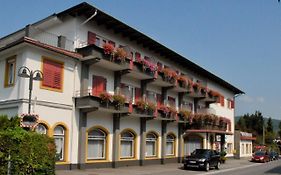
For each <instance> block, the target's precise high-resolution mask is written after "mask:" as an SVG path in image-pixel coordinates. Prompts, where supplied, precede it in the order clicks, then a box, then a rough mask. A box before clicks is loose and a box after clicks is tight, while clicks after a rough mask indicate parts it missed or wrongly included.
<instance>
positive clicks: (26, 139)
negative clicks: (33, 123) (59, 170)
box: [0, 116, 56, 175]
mask: <svg viewBox="0 0 281 175" xmlns="http://www.w3.org/2000/svg"><path fill="white" fill-rule="evenodd" d="M2 122H3V123H5V124H3V123H2ZM18 124H19V120H18V118H16V117H15V118H11V119H8V118H7V117H6V116H0V174H7V169H8V160H9V155H10V163H11V169H10V172H11V174H17V175H26V174H30V175H33V174H34V175H43V174H44V175H54V174H55V152H56V150H55V144H54V140H53V139H52V138H49V137H48V136H46V135H42V134H38V133H36V132H32V131H26V130H24V129H22V128H20V127H19V125H18Z"/></svg>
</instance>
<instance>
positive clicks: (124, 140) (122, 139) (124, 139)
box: [120, 131, 135, 159]
mask: <svg viewBox="0 0 281 175" xmlns="http://www.w3.org/2000/svg"><path fill="white" fill-rule="evenodd" d="M124 133H129V134H130V135H131V136H132V137H122V134H124ZM120 136H121V137H120V149H121V150H122V142H130V143H131V146H132V152H131V155H130V156H123V155H122V151H121V152H120V158H121V159H129V158H134V157H135V134H133V133H132V132H130V131H125V132H122V133H121V134H120Z"/></svg>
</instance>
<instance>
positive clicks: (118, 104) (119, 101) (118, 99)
mask: <svg viewBox="0 0 281 175" xmlns="http://www.w3.org/2000/svg"><path fill="white" fill-rule="evenodd" d="M112 99H113V103H114V106H115V109H117V110H120V109H121V108H122V107H123V106H124V104H125V102H126V98H125V97H124V96H123V95H120V94H117V95H113V96H112Z"/></svg>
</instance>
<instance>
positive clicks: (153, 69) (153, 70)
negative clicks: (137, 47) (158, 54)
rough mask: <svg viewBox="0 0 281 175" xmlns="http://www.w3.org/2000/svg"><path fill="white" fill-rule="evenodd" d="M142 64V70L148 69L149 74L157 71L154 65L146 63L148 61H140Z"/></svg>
mask: <svg viewBox="0 0 281 175" xmlns="http://www.w3.org/2000/svg"><path fill="white" fill-rule="evenodd" d="M142 64H143V68H144V69H149V70H150V71H151V72H155V71H156V70H157V66H156V64H154V63H152V62H150V61H148V60H145V59H144V60H143V61H142Z"/></svg>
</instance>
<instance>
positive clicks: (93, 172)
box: [56, 158, 252, 175]
mask: <svg viewBox="0 0 281 175" xmlns="http://www.w3.org/2000/svg"><path fill="white" fill-rule="evenodd" d="M248 160H249V158H241V159H233V158H230V159H227V160H226V163H225V164H222V165H221V169H229V168H234V167H241V166H245V165H249V164H252V163H251V162H249V161H248ZM182 166H183V164H178V163H169V164H165V165H148V166H130V167H120V168H101V169H87V170H71V171H64V170H58V171H56V174H57V175H134V174H135V175H148V174H149V175H150V174H155V175H156V174H159V175H166V174H167V175H170V174H173V175H183V174H202V173H204V171H203V172H202V171H196V170H195V171H192V170H183V169H182Z"/></svg>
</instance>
